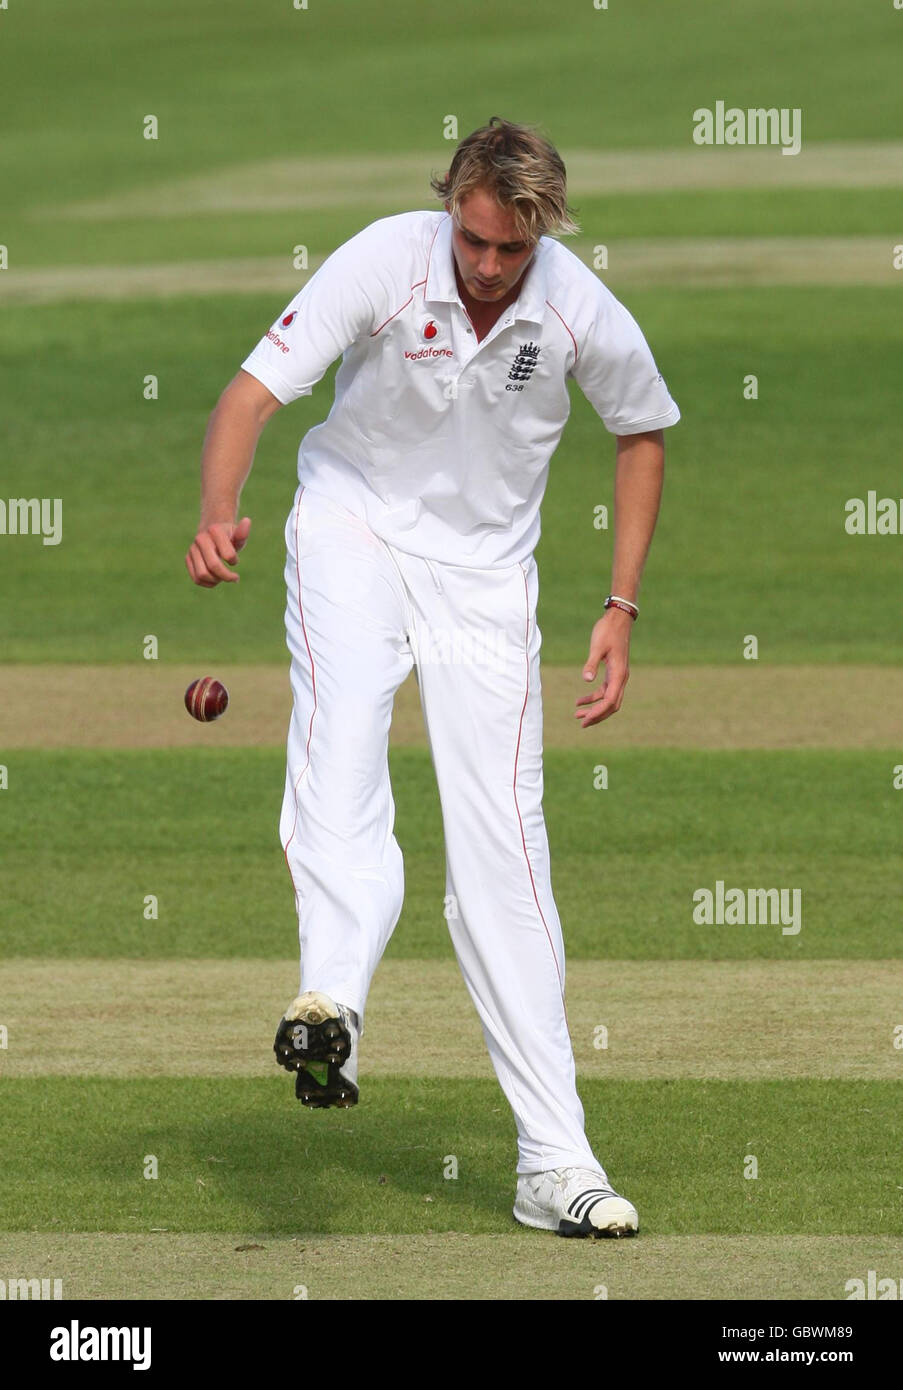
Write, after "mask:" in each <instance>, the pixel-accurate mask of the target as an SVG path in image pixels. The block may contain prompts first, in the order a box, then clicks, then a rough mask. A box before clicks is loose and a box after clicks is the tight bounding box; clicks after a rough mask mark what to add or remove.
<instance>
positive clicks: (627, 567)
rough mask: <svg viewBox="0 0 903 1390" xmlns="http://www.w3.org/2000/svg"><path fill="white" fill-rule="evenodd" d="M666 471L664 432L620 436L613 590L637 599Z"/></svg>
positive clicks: (612, 576)
mask: <svg viewBox="0 0 903 1390" xmlns="http://www.w3.org/2000/svg"><path fill="white" fill-rule="evenodd" d="M664 472H665V444H664V437H663V432H662V431H661V430H656V431H654V432H652V433H650V434H635V435H626V436H623V437H621V438H619V439H618V453H617V460H616V463H615V496H614V533H615V539H614V557H613V563H612V574H611V592H612V593H613V594H619V595H620V596H621V598H626V599H631V600H636V599H637V597H638V595H639V589H640V579H641V578H642V574H643V568H644V566H645V564H646V557H647V555H648V554H649V547H650V545H651V543H652V536H653V533H654V531H655V524H656V521H657V519H658V509H659V503H660V502H661V496H662V484H663V481H664Z"/></svg>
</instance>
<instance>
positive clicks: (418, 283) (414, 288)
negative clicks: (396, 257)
mask: <svg viewBox="0 0 903 1390" xmlns="http://www.w3.org/2000/svg"><path fill="white" fill-rule="evenodd" d="M441 226H442V223H441V222H440V223H439V227H441ZM439 227H437V228H436V230H435V231H434V232H433V240H432V241H431V242H430V249H429V251H428V252H427V256H426V275H425V276H424V278H423V279H422V280H418V281H417V283H416V284H414V285H412V286H411V293H410V296H409V297H408V298H407V299H406V300H405V302H404V304H402V306H401V309H396V310H395V313H394V314H390V315H389V317H388V318H387V319H386V320H385V322H384V323H381V324H380V325H379V328H375V329H374V330H373V332H372V333H371V334H370V337H371V338H375V337H376V335H377V333H382V331H383V329H384V328H385V326H386V324H387V323H391V322H392V320H393V319H397V318H398V315H399V314H400V313H401V312H402V310H404V309H406V308H407V307H408V305H409V304H410V302H411V300H412V299H413V298H414V291H415V290H416V289H419V287H420V286H421V285H425V284H426V282H427V280H429V278H430V260H431V259H432V255H433V242H434V241H435V240H436V237H437V236H438V235H439Z"/></svg>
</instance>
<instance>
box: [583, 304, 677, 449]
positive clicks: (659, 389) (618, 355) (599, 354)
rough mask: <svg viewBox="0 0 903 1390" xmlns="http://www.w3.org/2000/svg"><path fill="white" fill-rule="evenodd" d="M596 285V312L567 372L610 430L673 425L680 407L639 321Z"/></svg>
mask: <svg viewBox="0 0 903 1390" xmlns="http://www.w3.org/2000/svg"><path fill="white" fill-rule="evenodd" d="M594 278H595V277H594ZM596 284H597V286H598V290H599V291H600V292H601V293H600V294H599V296H598V300H597V307H596V313H595V315H594V317H593V319H592V322H591V324H590V327H589V330H588V332H587V333H586V334H585V335H584V338H583V341H582V342H581V343H579V344H578V352H577V360H576V361H575V363H574V365H573V367H572V369H571V376H573V378H574V380H575V381H576V382H577V385H578V386H579V387H580V389H581V391H582V392H583V394H584V395H585V396H586V399H587V400H588V401H589V403H590V405H591V406H592V407H593V409H594V410H595V411H596V413H597V414H598V415H599V417H600V419H601V420H602V423H603V424H604V425H605V428H606V429H607V430H609V431H610V432H611V433H612V434H617V435H621V434H642V433H644V432H645V431H647V430H658V429H664V428H665V427H666V426H668V425H676V424H677V422H678V420H679V419H680V411H679V410H678V408H677V404H676V402H675V401H673V400H672V398H671V395H670V393H669V391H668V388H667V386H666V385H665V382H664V379H663V377H662V374H661V372H660V371H659V369H658V367H657V366H656V364H655V359H654V357H653V356H652V352H651V351H650V348H649V344H648V343H647V342H646V339H645V338H644V337H643V334H642V332H641V330H640V326H639V324H638V323H637V322H636V320H635V319H634V318H633V316H632V315H631V314H630V313H629V312H628V311H627V309H625V308H624V305H623V304H621V303H620V302H619V300H617V299H615V297H614V295H613V294H612V293H611V291H610V290H608V289H607V287H606V286H605V285H603V284H602V282H601V281H598V280H597V281H596Z"/></svg>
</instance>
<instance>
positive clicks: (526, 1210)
mask: <svg viewBox="0 0 903 1390" xmlns="http://www.w3.org/2000/svg"><path fill="white" fill-rule="evenodd" d="M514 1215H515V1217H516V1219H517V1220H518V1221H520V1222H521V1224H522V1225H524V1226H534V1227H536V1229H537V1230H542V1231H557V1232H558V1234H559V1235H560V1236H632V1235H635V1234H636V1232H637V1230H638V1229H639V1224H640V1222H639V1217H638V1216H637V1214H636V1208H635V1207H633V1206H632V1205H631V1203H630V1202H628V1201H627V1198H626V1197H620V1196H619V1195H618V1193H617V1192H615V1190H614V1188H613V1187H612V1186H611V1184H610V1182H609V1181H608V1175H607V1174H606V1173H604V1172H602V1173H600V1172H598V1171H596V1170H595V1169H593V1168H552V1169H550V1170H549V1171H548V1172H546V1173H521V1174H519V1176H518V1179H517V1198H516V1200H515V1203H514Z"/></svg>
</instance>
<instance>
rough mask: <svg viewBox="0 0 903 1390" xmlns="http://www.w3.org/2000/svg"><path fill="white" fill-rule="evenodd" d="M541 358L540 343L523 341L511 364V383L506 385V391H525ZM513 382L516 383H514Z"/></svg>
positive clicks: (509, 374)
mask: <svg viewBox="0 0 903 1390" xmlns="http://www.w3.org/2000/svg"><path fill="white" fill-rule="evenodd" d="M538 358H539V344H538V343H521V345H520V347H519V348H518V350H517V356H516V357H515V359H514V361H513V362H512V364H511V370H510V371H509V373H508V382H509V384H508V385H507V386H506V387H505V390H506V391H523V389H524V386H525V385H526V383H527V382H528V381H529V380H530V377H531V376H532V375H533V369H534V367H535V366H536V363H537V360H538ZM511 383H515V384H514V385H512V384H511Z"/></svg>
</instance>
